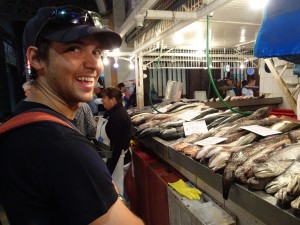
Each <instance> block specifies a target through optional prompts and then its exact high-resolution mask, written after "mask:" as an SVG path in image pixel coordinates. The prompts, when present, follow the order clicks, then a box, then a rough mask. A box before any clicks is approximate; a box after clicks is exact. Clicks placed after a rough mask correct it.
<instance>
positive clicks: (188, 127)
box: [183, 120, 208, 136]
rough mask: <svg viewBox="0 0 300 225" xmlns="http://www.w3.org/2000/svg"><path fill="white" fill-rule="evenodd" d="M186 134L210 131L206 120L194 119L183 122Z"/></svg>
mask: <svg viewBox="0 0 300 225" xmlns="http://www.w3.org/2000/svg"><path fill="white" fill-rule="evenodd" d="M183 129H184V134H185V135H186V136H187V135H191V134H194V133H196V134H199V133H206V132H208V129H207V126H206V123H205V121H204V120H203V121H193V122H186V123H183Z"/></svg>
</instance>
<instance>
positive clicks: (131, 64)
mask: <svg viewBox="0 0 300 225" xmlns="http://www.w3.org/2000/svg"><path fill="white" fill-rule="evenodd" d="M129 69H130V70H133V69H134V64H133V62H132V61H130V63H129Z"/></svg>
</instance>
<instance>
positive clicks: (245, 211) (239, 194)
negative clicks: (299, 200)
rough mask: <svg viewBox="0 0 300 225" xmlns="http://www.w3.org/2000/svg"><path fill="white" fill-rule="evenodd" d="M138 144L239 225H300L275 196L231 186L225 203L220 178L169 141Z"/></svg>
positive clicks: (142, 140)
mask: <svg viewBox="0 0 300 225" xmlns="http://www.w3.org/2000/svg"><path fill="white" fill-rule="evenodd" d="M139 141H140V142H141V143H143V144H144V145H145V147H146V148H148V149H150V150H151V151H153V152H154V153H155V154H156V155H158V156H159V157H160V158H162V159H163V160H164V161H166V162H167V163H169V164H170V165H171V166H173V167H174V168H175V169H176V170H177V171H179V172H180V173H181V174H183V175H184V176H185V177H187V178H188V179H189V180H190V181H191V182H192V183H194V184H195V185H196V186H198V187H199V188H200V189H201V190H202V191H204V192H205V193H207V194H208V195H210V196H211V197H212V198H213V199H215V200H216V202H218V203H219V204H220V205H221V206H223V207H225V208H226V209H228V210H230V211H231V212H233V213H234V214H235V215H236V216H237V219H238V224H240V225H246V224H256V225H258V224H267V225H283V224H289V225H296V224H300V218H298V217H296V216H294V215H293V213H292V212H291V211H290V210H283V209H281V208H280V207H278V206H277V205H276V199H275V197H273V196H271V195H269V194H266V193H265V192H263V191H250V190H248V187H247V186H245V185H240V184H238V183H234V184H233V186H232V188H231V190H230V193H229V199H228V200H227V201H225V200H224V199H223V198H222V175H221V174H218V173H214V172H212V171H211V170H210V169H209V168H208V167H206V166H205V165H203V164H200V163H199V162H197V161H195V160H193V159H192V158H190V157H188V156H186V155H184V154H183V153H181V152H177V151H176V150H174V149H173V148H172V147H171V145H172V142H167V141H164V140H162V139H160V138H158V137H153V138H151V137H147V138H143V139H140V140H139Z"/></svg>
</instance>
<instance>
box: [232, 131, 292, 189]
mask: <svg viewBox="0 0 300 225" xmlns="http://www.w3.org/2000/svg"><path fill="white" fill-rule="evenodd" d="M290 143H291V142H290V139H289V138H288V136H287V135H286V138H285V139H283V140H281V141H278V142H275V143H274V144H271V145H269V146H266V147H265V148H264V149H262V150H261V151H260V152H258V153H256V154H254V155H252V156H250V157H249V158H248V159H247V160H246V161H245V162H244V163H243V164H242V165H240V166H238V168H237V169H236V170H235V173H234V175H235V179H236V180H238V181H239V182H241V183H247V180H248V178H250V177H252V176H253V171H252V165H253V162H254V160H255V159H259V158H260V157H262V156H268V155H270V154H271V153H274V152H277V151H279V150H280V149H282V148H283V147H284V146H285V145H287V144H290Z"/></svg>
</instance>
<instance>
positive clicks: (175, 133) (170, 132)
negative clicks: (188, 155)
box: [158, 127, 184, 141]
mask: <svg viewBox="0 0 300 225" xmlns="http://www.w3.org/2000/svg"><path fill="white" fill-rule="evenodd" d="M158 136H159V137H160V138H161V139H164V140H166V141H169V140H174V139H178V138H182V137H184V129H183V127H177V128H169V129H165V130H162V131H161V132H160V133H159V134H158Z"/></svg>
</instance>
